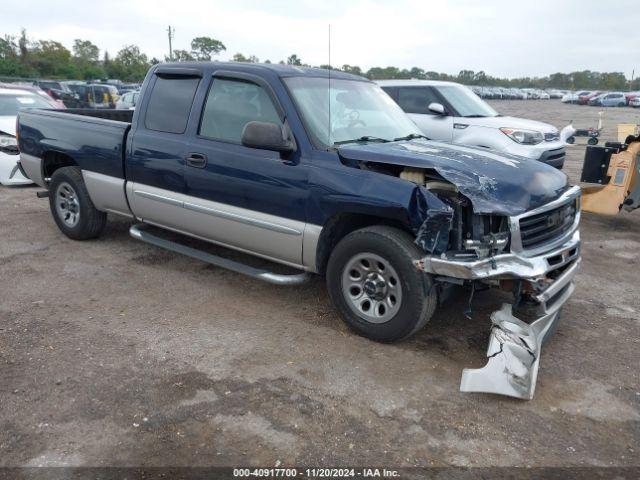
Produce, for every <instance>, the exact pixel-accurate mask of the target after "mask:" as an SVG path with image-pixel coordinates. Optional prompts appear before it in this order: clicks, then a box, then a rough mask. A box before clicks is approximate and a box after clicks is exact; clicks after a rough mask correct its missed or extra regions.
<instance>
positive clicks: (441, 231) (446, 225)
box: [409, 186, 453, 255]
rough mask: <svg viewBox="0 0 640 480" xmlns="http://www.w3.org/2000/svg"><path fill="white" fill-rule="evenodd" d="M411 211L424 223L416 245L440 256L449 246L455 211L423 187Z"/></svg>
mask: <svg viewBox="0 0 640 480" xmlns="http://www.w3.org/2000/svg"><path fill="white" fill-rule="evenodd" d="M413 197H414V198H413V199H412V201H411V205H410V207H409V208H410V211H412V212H415V213H414V214H413V216H415V217H416V218H418V219H420V221H421V222H422V223H421V224H420V226H419V227H418V229H417V231H416V232H415V233H416V240H415V243H416V244H417V245H418V246H419V247H420V248H422V249H423V250H424V251H425V252H429V253H431V254H436V255H438V254H440V253H442V252H444V251H446V250H447V247H448V246H449V232H450V231H451V224H452V223H453V209H452V208H451V207H450V206H449V205H447V204H446V203H444V202H443V201H442V200H441V199H440V198H438V197H437V196H436V195H434V194H433V193H431V192H430V191H429V190H427V189H426V188H424V187H422V186H417V187H416V189H415V191H414V196H413Z"/></svg>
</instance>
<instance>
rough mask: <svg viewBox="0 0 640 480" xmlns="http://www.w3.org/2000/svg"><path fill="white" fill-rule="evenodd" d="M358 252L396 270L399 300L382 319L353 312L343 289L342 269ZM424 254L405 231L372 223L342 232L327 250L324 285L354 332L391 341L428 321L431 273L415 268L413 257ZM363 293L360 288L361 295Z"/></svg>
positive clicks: (432, 298)
mask: <svg viewBox="0 0 640 480" xmlns="http://www.w3.org/2000/svg"><path fill="white" fill-rule="evenodd" d="M360 254H365V255H368V254H373V255H374V256H378V257H381V258H383V259H384V260H385V261H387V262H388V264H389V265H390V266H391V267H392V269H393V270H395V272H397V276H398V277H399V278H398V282H399V285H400V287H401V292H402V294H401V300H400V301H399V302H398V303H399V307H397V311H396V312H395V314H394V315H393V317H391V318H390V319H389V320H386V321H384V323H372V322H371V321H367V320H366V319H365V318H362V316H361V315H362V314H360V315H359V314H356V313H355V311H354V309H353V308H354V307H352V306H351V305H350V304H349V301H348V300H347V298H346V295H348V293H347V290H345V291H344V292H343V273H345V270H346V269H347V268H348V265H349V262H351V261H353V258H356V257H357V256H358V255H360ZM424 255H425V253H424V251H422V250H421V249H420V248H419V247H418V246H417V245H416V244H415V243H414V242H413V237H412V236H411V235H409V234H408V233H406V232H404V231H402V230H400V229H397V228H393V227H388V226H383V225H376V226H372V227H366V228H362V229H360V230H356V231H354V232H352V233H350V234H349V235H347V236H345V237H344V238H343V239H342V240H341V241H340V242H339V243H338V244H337V245H336V247H335V248H334V249H333V251H332V252H331V257H330V258H329V263H328V265H327V274H326V280H327V289H328V291H329V296H330V297H331V300H332V301H333V304H334V306H335V307H336V309H337V310H338V312H339V313H340V315H341V316H342V319H343V320H344V321H345V323H346V324H347V325H348V326H349V327H350V328H352V329H353V330H354V331H355V332H357V333H358V334H360V335H362V336H364V337H367V338H369V339H371V340H375V341H379V342H395V341H399V340H403V339H405V338H408V337H410V336H411V335H413V334H414V333H416V332H417V331H418V330H420V329H421V328H422V327H424V325H425V324H426V323H427V322H428V321H429V319H430V318H431V316H432V315H433V312H434V311H435V309H436V306H437V303H438V302H437V293H436V290H435V288H431V287H432V285H433V283H432V280H431V277H430V276H429V275H428V274H425V273H423V272H421V271H419V270H418V269H417V268H416V266H415V265H414V264H413V261H414V260H417V259H419V258H422V257H423V256H424ZM365 295H366V288H363V291H362V298H364V296H365Z"/></svg>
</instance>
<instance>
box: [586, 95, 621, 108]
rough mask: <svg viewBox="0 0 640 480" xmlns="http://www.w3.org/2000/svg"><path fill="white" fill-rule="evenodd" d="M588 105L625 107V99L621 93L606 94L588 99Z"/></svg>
mask: <svg viewBox="0 0 640 480" xmlns="http://www.w3.org/2000/svg"><path fill="white" fill-rule="evenodd" d="M589 105H591V106H598V107H625V106H626V105H627V99H626V98H625V96H624V93H622V92H607V93H602V94H600V95H598V96H596V97H592V98H590V99H589Z"/></svg>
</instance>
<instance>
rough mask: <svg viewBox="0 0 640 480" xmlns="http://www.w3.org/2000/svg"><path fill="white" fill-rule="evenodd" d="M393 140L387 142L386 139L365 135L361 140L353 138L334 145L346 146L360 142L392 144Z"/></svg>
mask: <svg viewBox="0 0 640 480" xmlns="http://www.w3.org/2000/svg"><path fill="white" fill-rule="evenodd" d="M390 141H391V140H387V139H386V138H380V137H372V136H371V135H364V136H362V137H360V138H352V139H351V140H340V141H338V142H333V144H334V145H344V144H345V143H360V142H381V143H385V142H390Z"/></svg>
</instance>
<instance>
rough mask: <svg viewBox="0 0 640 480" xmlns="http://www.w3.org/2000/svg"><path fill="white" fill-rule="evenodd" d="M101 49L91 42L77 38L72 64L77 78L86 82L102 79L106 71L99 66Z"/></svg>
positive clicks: (74, 44)
mask: <svg viewBox="0 0 640 480" xmlns="http://www.w3.org/2000/svg"><path fill="white" fill-rule="evenodd" d="M99 54H100V49H99V48H98V47H97V45H94V44H93V43H91V42H90V41H89V40H80V39H79V38H77V39H76V40H75V41H74V43H73V57H72V59H71V60H72V63H73V65H74V66H75V70H76V72H77V76H78V77H79V78H83V79H85V80H90V79H92V78H102V77H104V76H105V71H104V69H103V68H102V66H101V65H99V61H98V58H99Z"/></svg>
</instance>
